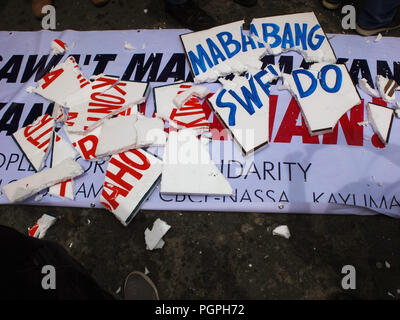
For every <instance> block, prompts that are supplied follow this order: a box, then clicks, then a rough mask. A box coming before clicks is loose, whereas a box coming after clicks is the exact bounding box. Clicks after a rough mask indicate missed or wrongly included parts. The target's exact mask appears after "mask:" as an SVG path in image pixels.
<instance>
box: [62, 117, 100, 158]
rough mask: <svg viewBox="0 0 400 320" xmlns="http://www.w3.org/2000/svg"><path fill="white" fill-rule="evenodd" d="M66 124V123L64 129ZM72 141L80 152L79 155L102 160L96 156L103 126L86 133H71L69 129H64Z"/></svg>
mask: <svg viewBox="0 0 400 320" xmlns="http://www.w3.org/2000/svg"><path fill="white" fill-rule="evenodd" d="M65 128H66V125H64V129H65ZM64 131H65V133H66V134H67V136H68V139H69V141H71V143H72V146H73V147H74V148H75V149H76V150H77V151H78V152H79V155H80V156H81V157H82V158H83V159H85V160H93V161H97V160H102V159H98V158H97V157H96V151H97V147H98V144H99V138H100V133H101V126H100V127H97V128H96V129H94V130H92V131H90V132H89V133H86V134H77V133H70V132H68V130H66V129H65V130H64Z"/></svg>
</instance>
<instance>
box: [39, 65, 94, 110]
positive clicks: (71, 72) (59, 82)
mask: <svg viewBox="0 0 400 320" xmlns="http://www.w3.org/2000/svg"><path fill="white" fill-rule="evenodd" d="M38 85H39V86H38V87H37V88H35V89H34V90H33V92H35V93H37V94H40V95H41V96H43V97H44V98H46V99H48V100H50V101H54V102H57V103H58V104H60V105H62V106H65V99H66V98H67V97H68V96H70V95H72V94H74V93H76V92H77V91H79V89H81V88H83V87H85V86H87V85H89V81H88V80H87V79H86V78H85V77H84V76H83V74H82V72H81V71H80V70H79V66H78V64H77V63H76V62H75V59H74V58H73V57H68V59H67V60H66V61H65V62H63V63H60V64H58V65H57V66H55V67H54V68H52V69H51V70H50V72H49V73H47V74H46V75H45V76H44V77H43V78H42V79H40V80H39V81H38Z"/></svg>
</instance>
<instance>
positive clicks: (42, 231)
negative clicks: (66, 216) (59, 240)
mask: <svg viewBox="0 0 400 320" xmlns="http://www.w3.org/2000/svg"><path fill="white" fill-rule="evenodd" d="M56 221H57V217H55V216H53V215H52V214H47V213H45V214H44V215H42V216H41V217H40V218H39V219H38V221H36V223H35V225H34V226H33V227H32V228H29V229H28V234H29V236H30V237H33V238H38V239H42V238H43V237H44V236H45V235H46V232H47V230H48V229H49V228H50V227H51V226H52V225H54V224H55V223H56Z"/></svg>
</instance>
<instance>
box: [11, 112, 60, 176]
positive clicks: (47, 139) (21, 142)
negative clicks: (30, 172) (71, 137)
mask: <svg viewBox="0 0 400 320" xmlns="http://www.w3.org/2000/svg"><path fill="white" fill-rule="evenodd" d="M54 126H55V121H54V119H53V118H52V117H50V116H49V115H48V114H44V115H42V116H40V117H38V118H37V119H36V120H35V121H34V122H33V123H32V124H30V125H28V126H26V127H24V128H21V129H19V130H17V131H16V132H14V133H13V135H12V137H13V139H14V141H15V142H16V144H17V145H18V147H19V148H20V149H21V151H22V152H23V153H24V155H25V156H26V158H27V159H28V161H29V163H30V164H31V165H32V167H33V168H34V169H35V170H36V171H39V170H40V169H42V168H43V166H44V163H45V161H46V159H47V155H48V153H49V150H50V148H49V147H50V145H51V142H52V140H53V130H54Z"/></svg>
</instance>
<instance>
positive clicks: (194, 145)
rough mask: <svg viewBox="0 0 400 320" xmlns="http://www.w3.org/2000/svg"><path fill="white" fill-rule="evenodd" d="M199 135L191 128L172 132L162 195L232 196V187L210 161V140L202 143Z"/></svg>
mask: <svg viewBox="0 0 400 320" xmlns="http://www.w3.org/2000/svg"><path fill="white" fill-rule="evenodd" d="M196 135H197V132H196V131H194V130H191V129H185V130H180V131H178V132H176V131H172V132H170V134H169V138H168V143H167V147H166V148H165V152H164V156H163V159H164V161H163V171H162V179H161V193H165V194H193V195H200V194H207V195H232V192H233V190H232V187H231V186H230V184H229V182H228V181H227V180H226V179H225V177H224V176H223V175H222V174H221V172H220V170H218V168H217V167H216V165H215V164H214V162H213V161H212V160H211V158H210V154H209V151H208V139H205V140H203V141H201V140H199V139H198V138H197V137H196ZM206 142H207V143H206Z"/></svg>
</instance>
